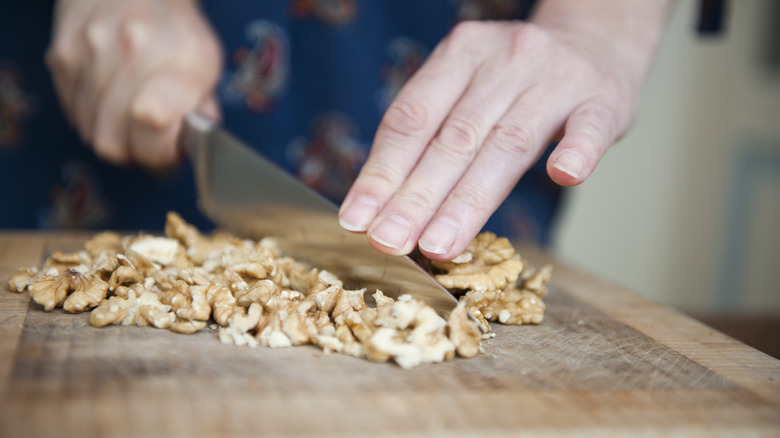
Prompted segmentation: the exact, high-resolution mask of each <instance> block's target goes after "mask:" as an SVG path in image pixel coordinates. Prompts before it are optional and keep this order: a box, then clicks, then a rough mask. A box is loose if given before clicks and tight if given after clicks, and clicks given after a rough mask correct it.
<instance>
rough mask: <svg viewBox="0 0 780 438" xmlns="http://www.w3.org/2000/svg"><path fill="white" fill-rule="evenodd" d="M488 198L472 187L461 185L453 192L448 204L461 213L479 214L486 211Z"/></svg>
mask: <svg viewBox="0 0 780 438" xmlns="http://www.w3.org/2000/svg"><path fill="white" fill-rule="evenodd" d="M487 199H488V196H486V193H483V192H482V191H481V190H479V189H477V187H474V186H472V185H461V186H458V187H457V189H455V190H453V192H452V194H451V195H450V199H449V200H448V202H450V203H452V204H454V205H455V206H456V208H458V209H459V210H461V211H467V212H479V211H483V210H484V209H485V203H486V202H487Z"/></svg>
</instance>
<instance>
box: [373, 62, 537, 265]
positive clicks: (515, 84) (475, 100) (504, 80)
mask: <svg viewBox="0 0 780 438" xmlns="http://www.w3.org/2000/svg"><path fill="white" fill-rule="evenodd" d="M496 67H498V66H496ZM505 72H506V69H498V68H491V67H490V66H484V67H482V68H480V69H478V71H477V72H476V73H475V75H474V78H473V80H472V81H471V83H470V84H469V86H468V89H467V90H466V91H465V92H464V94H463V96H462V97H461V99H460V100H459V101H458V103H457V104H456V105H455V107H454V108H453V109H452V112H451V113H450V114H449V116H447V118H446V120H445V121H444V122H443V123H442V125H441V128H440V129H439V132H438V134H437V135H436V136H435V137H434V139H433V140H432V141H431V142H430V144H429V145H428V147H427V148H426V149H425V152H424V153H423V156H422V158H421V159H420V160H419V162H418V163H417V165H416V166H415V168H414V170H413V171H412V172H411V174H410V175H409V177H408V178H407V179H406V181H405V182H404V183H403V185H402V186H401V187H400V188H399V190H398V191H397V192H396V193H395V194H394V195H393V196H392V198H391V199H390V200H389V201H388V202H387V204H386V205H385V206H384V208H383V209H382V210H381V212H380V213H379V215H378V216H377V218H376V219H375V220H374V221H373V222H372V224H371V225H370V226H369V229H368V238H369V241H370V242H371V244H372V245H373V246H374V247H375V248H377V249H378V250H380V251H381V252H385V253H388V254H408V253H409V252H410V251H411V250H412V249H414V246H415V244H416V242H417V239H418V238H419V237H420V233H421V232H422V230H423V229H424V227H425V226H426V225H427V224H428V221H429V220H430V219H431V217H433V215H434V214H435V213H436V210H437V209H438V208H439V206H440V205H441V204H442V202H443V201H444V200H445V198H446V197H447V195H448V194H449V193H450V191H451V190H452V189H453V187H455V185H456V184H457V182H458V180H459V179H460V177H461V176H462V175H463V173H464V172H465V171H466V169H468V167H469V166H470V164H471V162H472V160H473V159H474V157H475V156H476V154H477V151H478V150H479V148H480V146H481V145H482V143H483V141H484V140H485V138H486V137H487V135H488V133H489V132H490V130H491V127H492V126H493V125H495V124H496V122H497V121H498V120H499V118H500V117H501V116H502V115H503V114H504V113H505V112H506V111H507V110H508V108H509V107H510V105H512V103H513V100H514V96H517V95H518V94H520V92H521V91H522V90H521V87H522V86H523V85H522V84H524V83H525V81H523V80H522V79H523V78H520V77H506V76H505V74H506V73H505Z"/></svg>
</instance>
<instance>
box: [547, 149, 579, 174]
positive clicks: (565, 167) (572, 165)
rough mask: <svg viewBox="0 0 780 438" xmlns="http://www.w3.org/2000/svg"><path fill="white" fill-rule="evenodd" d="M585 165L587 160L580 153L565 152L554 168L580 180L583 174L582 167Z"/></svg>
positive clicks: (556, 161)
mask: <svg viewBox="0 0 780 438" xmlns="http://www.w3.org/2000/svg"><path fill="white" fill-rule="evenodd" d="M584 165H585V158H584V157H583V156H582V154H580V153H579V152H575V151H571V150H569V151H565V152H564V153H562V154H561V155H560V156H559V157H558V159H556V160H555V163H553V165H552V167H554V168H556V169H558V170H560V171H561V172H563V173H565V174H567V175H569V176H571V177H572V178H575V179H576V178H579V177H580V175H581V174H582V167H583V166H584Z"/></svg>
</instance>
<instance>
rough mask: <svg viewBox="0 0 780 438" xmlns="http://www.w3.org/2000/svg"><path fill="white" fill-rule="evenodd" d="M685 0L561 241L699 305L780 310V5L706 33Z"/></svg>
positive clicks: (601, 266) (759, 3) (734, 15)
mask: <svg viewBox="0 0 780 438" xmlns="http://www.w3.org/2000/svg"><path fill="white" fill-rule="evenodd" d="M698 5H699V2H698V1H692V0H681V1H680V2H679V4H678V5H677V8H676V9H675V12H674V14H673V16H672V19H671V22H670V23H669V27H668V31H667V34H666V36H665V39H664V41H663V43H662V46H661V49H660V53H659V56H658V60H657V64H656V67H655V69H654V71H653V72H652V74H651V77H650V80H649V83H648V84H647V87H646V89H645V93H644V101H643V106H642V110H641V113H640V116H639V119H638V121H637V123H636V125H635V126H634V129H633V130H632V131H631V132H630V134H629V135H628V136H626V137H625V138H624V139H623V140H621V141H620V142H619V143H618V144H617V145H616V146H614V147H613V149H612V150H611V151H610V152H609V153H608V154H607V156H606V157H605V158H604V160H603V161H602V163H601V164H600V166H599V168H598V169H597V171H596V172H595V174H594V175H593V176H592V177H591V178H590V179H589V180H588V181H587V182H586V183H584V184H583V185H581V186H579V187H577V188H575V189H574V190H572V191H571V193H570V197H569V200H568V203H567V206H566V211H565V212H564V215H563V220H562V222H561V223H560V224H559V227H558V232H557V238H556V250H557V251H558V253H560V254H561V255H562V256H563V257H564V258H567V259H569V260H570V261H571V262H573V263H574V264H576V265H580V266H582V267H584V268H586V269H588V270H590V271H592V272H595V273H598V274H601V275H602V276H604V277H606V278H609V279H611V280H613V281H615V282H617V283H619V284H622V285H624V286H627V287H628V288H630V289H632V290H634V291H637V292H639V293H641V294H643V295H646V296H648V297H649V298H651V299H654V300H656V301H660V302H663V303H666V304H670V305H673V306H676V307H679V308H682V309H684V310H688V311H693V312H734V311H737V312H762V313H766V312H770V313H780V61H779V58H780V56H778V54H779V52H780V33H778V29H780V2H777V1H776V0H739V1H735V0H732V1H731V2H729V3H728V5H727V6H729V7H728V11H727V15H726V22H725V29H724V31H723V32H722V33H721V34H720V35H719V36H715V37H706V36H700V35H698V34H697V33H696V20H697V17H698V14H697V8H698Z"/></svg>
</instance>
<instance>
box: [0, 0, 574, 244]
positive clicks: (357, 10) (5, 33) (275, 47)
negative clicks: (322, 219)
mask: <svg viewBox="0 0 780 438" xmlns="http://www.w3.org/2000/svg"><path fill="white" fill-rule="evenodd" d="M531 3H532V2H530V1H520V0H426V1H419V0H375V1H359V0H288V1H273V2H247V1H245V0H204V1H203V2H202V5H203V10H204V13H205V14H206V16H207V17H208V18H209V20H210V21H211V23H212V25H213V26H214V28H215V30H216V31H217V33H218V35H219V37H220V39H221V42H222V44H223V48H224V53H225V60H224V65H225V69H224V72H223V74H222V76H221V78H220V81H219V84H218V90H217V91H218V95H219V99H220V104H221V106H222V110H223V116H224V125H225V127H226V128H227V129H228V130H229V131H231V132H232V133H234V134H235V135H236V136H238V137H239V138H242V139H243V140H245V141H246V142H247V143H249V144H250V145H252V146H253V147H255V148H256V149H257V150H258V151H260V152H262V153H263V154H264V155H266V156H267V157H269V158H271V159H272V160H273V161H275V162H276V163H278V164H279V165H280V166H282V167H283V168H285V169H287V170H288V171H290V172H291V173H293V174H295V175H296V176H298V177H299V178H300V179H301V180H302V181H304V182H305V183H306V184H308V185H309V186H311V187H313V188H314V189H316V190H318V191H319V192H320V193H322V194H323V195H325V196H326V197H328V198H330V199H332V200H333V201H334V202H340V201H341V200H342V199H343V197H344V195H345V194H346V192H347V190H348V189H349V187H350V185H351V183H352V181H353V180H354V178H355V177H356V175H357V173H358V171H359V169H360V167H361V165H362V164H363V162H364V161H365V159H366V156H367V154H368V150H369V148H370V145H371V142H372V138H373V135H374V133H375V131H376V129H377V126H378V125H379V121H380V119H381V117H382V115H383V113H384V111H385V110H386V109H387V107H388V105H389V104H390V102H391V101H392V99H393V97H394V96H395V95H396V93H397V92H398V90H399V89H400V88H401V86H402V85H403V84H404V82H405V81H406V80H407V79H408V78H409V77H410V76H411V75H412V74H413V73H414V72H415V71H416V69H417V68H419V67H420V65H421V64H422V63H423V61H424V60H425V58H426V56H427V55H428V54H429V53H430V52H431V51H432V50H433V48H434V47H435V46H436V44H437V43H438V42H439V41H441V39H442V38H443V37H444V36H445V35H446V34H447V32H449V30H450V29H451V28H452V26H453V25H454V24H456V23H457V22H458V21H461V20H466V19H503V20H507V19H522V18H523V17H525V16H526V15H527V13H528V11H529V9H530V4H531ZM51 10H52V2H51V1H46V0H28V1H26V2H4V3H3V5H2V6H0V184H2V186H0V187H2V188H0V205H2V206H3V208H2V211H0V227H3V228H93V229H94V228H113V229H126V230H130V229H146V230H159V229H160V228H161V227H162V225H163V221H164V215H165V212H166V211H168V210H176V211H178V212H180V213H181V214H182V215H183V216H184V217H185V218H186V219H187V220H189V221H192V222H194V223H195V224H197V225H198V226H200V227H202V228H206V229H208V228H209V227H211V224H210V223H209V222H208V221H207V220H206V219H205V218H203V217H202V216H201V214H200V213H199V212H198V211H197V207H196V195H195V192H194V185H193V181H192V172H191V169H190V167H189V166H188V164H187V163H184V164H183V165H181V166H179V167H178V168H176V169H174V170H171V171H167V172H163V173H151V172H149V171H145V170H143V169H139V168H134V167H116V166H113V165H111V164H108V163H105V162H103V161H101V160H100V159H98V158H96V157H95V156H94V154H93V153H92V152H91V151H90V150H89V149H88V148H87V147H85V146H84V145H83V144H82V143H81V142H80V141H79V139H78V137H77V135H76V134H75V133H74V131H73V130H72V128H70V127H69V126H68V124H67V122H66V120H65V118H64V116H63V113H62V111H61V109H60V107H59V103H58V102H57V100H56V96H55V94H54V91H53V89H52V85H51V78H50V76H49V73H48V71H47V70H46V68H45V66H44V65H43V61H42V58H43V53H44V51H45V48H46V46H47V45H48V42H49V38H50V30H49V29H50V25H51ZM20 42H21V44H20ZM548 153H549V150H548ZM545 162H546V154H545V156H543V157H542V158H541V159H540V161H539V162H538V163H537V164H536V165H535V166H534V167H533V168H532V169H531V170H529V172H528V173H527V174H526V175H525V176H523V178H522V179H521V180H520V182H519V183H518V185H517V186H516V187H515V189H514V190H513V192H512V193H511V194H510V195H509V197H508V198H507V200H506V201H505V202H504V203H503V205H502V206H501V207H500V208H499V210H498V211H497V212H496V213H495V214H494V215H493V217H492V218H491V219H490V221H489V222H488V224H487V225H486V229H489V230H492V231H494V232H496V233H498V234H501V235H505V236H509V237H512V238H515V239H529V240H534V241H536V242H539V243H542V244H547V243H548V242H549V239H550V229H551V224H552V222H553V219H554V217H555V213H556V211H557V208H558V205H559V203H560V198H561V193H562V191H561V189H560V187H558V186H557V185H555V184H554V183H553V182H552V181H551V180H550V179H549V177H548V176H547V175H546V172H545V169H544V163H545Z"/></svg>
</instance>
